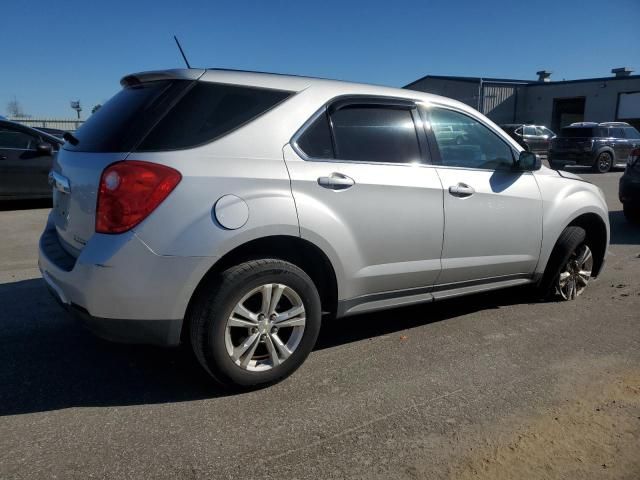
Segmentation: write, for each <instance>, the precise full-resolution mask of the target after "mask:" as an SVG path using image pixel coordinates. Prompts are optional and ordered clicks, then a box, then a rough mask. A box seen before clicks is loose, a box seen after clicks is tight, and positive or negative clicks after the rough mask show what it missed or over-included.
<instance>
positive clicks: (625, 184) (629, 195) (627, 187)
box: [618, 171, 640, 205]
mask: <svg viewBox="0 0 640 480" xmlns="http://www.w3.org/2000/svg"><path fill="white" fill-rule="evenodd" d="M618 197H619V198H620V202H621V203H626V204H628V205H640V172H637V173H636V172H634V173H633V174H630V173H629V172H628V171H627V172H625V174H624V175H623V176H622V177H620V184H619V189H618Z"/></svg>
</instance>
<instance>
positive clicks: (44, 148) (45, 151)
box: [36, 143, 53, 156]
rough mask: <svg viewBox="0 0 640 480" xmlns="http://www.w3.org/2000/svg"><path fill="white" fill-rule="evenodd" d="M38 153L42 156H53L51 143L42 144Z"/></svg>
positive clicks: (39, 145) (37, 148)
mask: <svg viewBox="0 0 640 480" xmlns="http://www.w3.org/2000/svg"><path fill="white" fill-rule="evenodd" d="M36 152H38V155H41V156H45V155H51V154H53V147H52V146H51V144H49V143H40V144H38V146H37V147H36Z"/></svg>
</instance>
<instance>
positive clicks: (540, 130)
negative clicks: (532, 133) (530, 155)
mask: <svg viewBox="0 0 640 480" xmlns="http://www.w3.org/2000/svg"><path fill="white" fill-rule="evenodd" d="M536 133H537V134H538V135H541V136H544V135H546V136H547V137H553V132H552V131H551V130H549V129H548V128H547V127H536Z"/></svg>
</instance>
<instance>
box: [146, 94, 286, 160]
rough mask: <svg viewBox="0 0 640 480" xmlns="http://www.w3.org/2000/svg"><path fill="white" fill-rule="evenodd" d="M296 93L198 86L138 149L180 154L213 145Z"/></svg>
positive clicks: (173, 109) (172, 110) (161, 121)
mask: <svg viewBox="0 0 640 480" xmlns="http://www.w3.org/2000/svg"><path fill="white" fill-rule="evenodd" d="M291 95H292V92H289V91H283V90H271V89H265V88H255V87H246V86H238V85H223V84H217V83H208V82H198V83H196V85H195V86H194V87H193V88H191V89H190V90H189V91H188V92H187V93H186V94H185V95H184V97H183V98H182V99H181V100H180V101H179V102H178V104H177V105H176V106H175V107H174V108H172V109H171V110H170V111H169V112H168V113H167V114H166V115H165V116H164V118H162V120H160V122H159V123H158V124H157V125H156V126H155V127H154V128H153V130H152V131H151V132H150V133H149V135H147V137H146V138H145V139H144V140H143V141H142V142H141V143H140V145H139V146H138V147H137V148H136V150H137V151H158V150H177V149H183V148H189V147H195V146H198V145H202V144H204V143H208V142H211V141H213V140H215V139H217V138H220V137H221V136H223V135H225V134H227V133H229V132H231V131H232V130H235V129H237V128H239V127H241V126H243V125H245V124H246V123H248V122H250V121H252V120H254V119H255V118H256V117H258V116H260V115H262V114H263V113H265V112H266V111H268V110H270V109H271V108H273V107H274V106H276V105H277V104H279V103H280V102H282V101H284V100H285V99H287V98H288V97H289V96H291Z"/></svg>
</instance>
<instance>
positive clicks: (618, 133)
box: [609, 127, 624, 138]
mask: <svg viewBox="0 0 640 480" xmlns="http://www.w3.org/2000/svg"><path fill="white" fill-rule="evenodd" d="M609 136H611V137H614V138H624V133H623V132H622V128H620V127H612V128H610V129H609Z"/></svg>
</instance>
